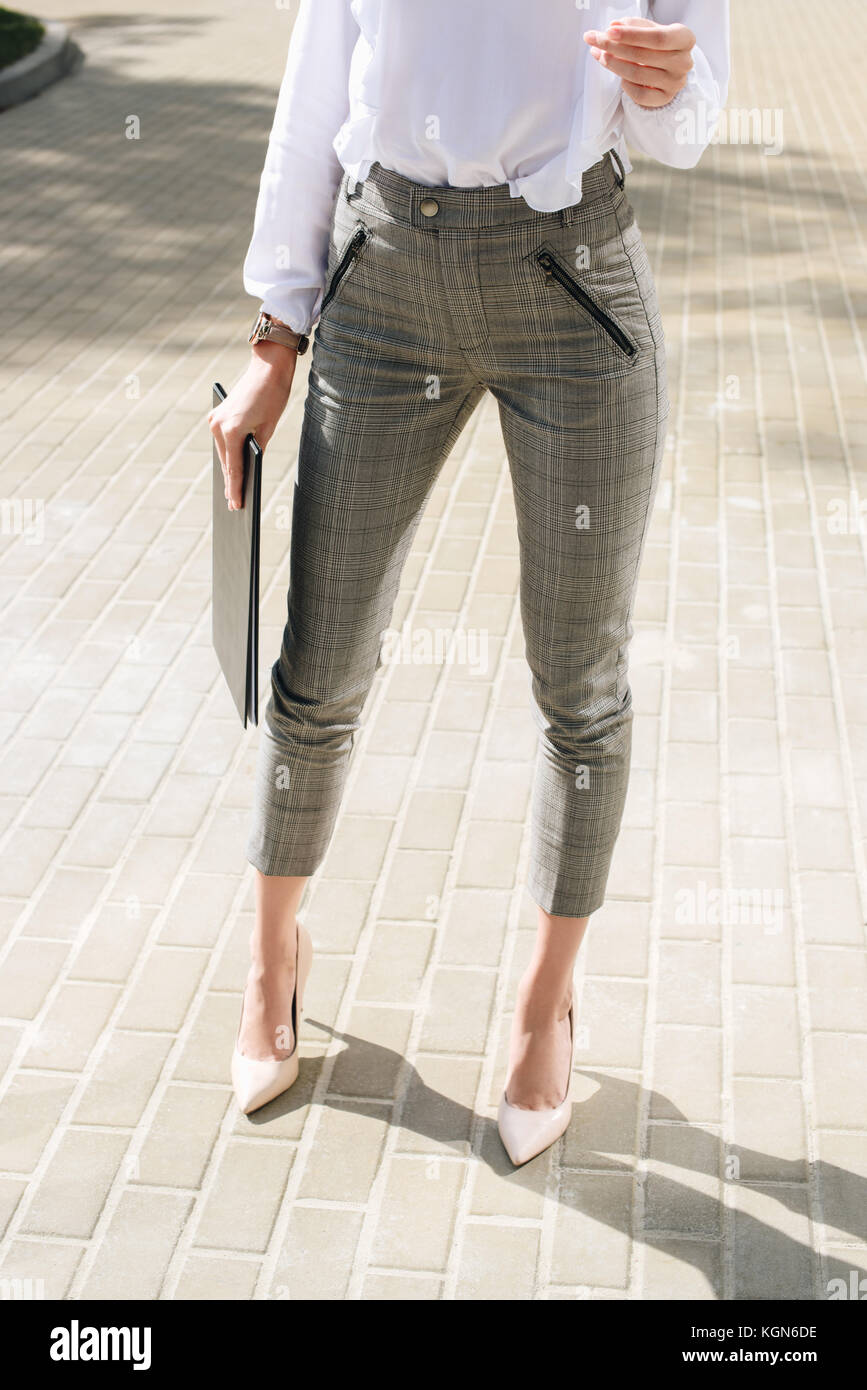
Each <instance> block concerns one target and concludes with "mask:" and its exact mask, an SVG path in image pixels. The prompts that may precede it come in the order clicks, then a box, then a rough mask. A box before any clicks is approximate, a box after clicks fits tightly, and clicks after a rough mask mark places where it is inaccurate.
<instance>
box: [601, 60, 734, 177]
mask: <svg viewBox="0 0 867 1390" xmlns="http://www.w3.org/2000/svg"><path fill="white" fill-rule="evenodd" d="M693 61H694V64H695V66H694V67H693V68H692V70H691V72H690V74H689V77H688V79H687V82H686V86H685V87H682V88H681V90H680V91H679V92H678V93H677V95H676V96H674V97H672V99H671V101H669V102H666V104H665V106H640V105H639V103H638V102H637V101H635V100H633V98H632V97H631V96H630V95H629V93H628V92H626V91H621V104H622V109H623V133H624V135H625V137H626V139H627V141H628V142H629V144H630V145H632V147H633V148H634V149H637V150H640V151H641V153H642V154H646V155H649V156H650V157H651V159H656V160H658V161H659V162H660V163H661V164H669V165H671V166H672V167H673V168H676V169H691V168H693V167H694V165H696V164H697V163H698V161H699V160H700V159H701V156H702V155H703V154H704V151H705V150H706V149H707V147H708V145H709V144H710V142H711V140H712V138H713V134H714V131H715V130H716V127H717V124H718V122H719V118H720V114H721V109H722V106H721V93H720V87H719V83H718V82H717V81H716V80H715V78H714V76H713V73H712V71H711V68H710V64H709V63H708V61H707V59H706V58H705V56H704V54H703V53H702V52H701V50H700V49H699V48H695V49H693Z"/></svg>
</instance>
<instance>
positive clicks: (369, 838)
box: [322, 816, 394, 880]
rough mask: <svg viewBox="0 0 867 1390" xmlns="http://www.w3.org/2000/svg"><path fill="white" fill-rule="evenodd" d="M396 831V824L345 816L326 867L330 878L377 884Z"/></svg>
mask: <svg viewBox="0 0 867 1390" xmlns="http://www.w3.org/2000/svg"><path fill="white" fill-rule="evenodd" d="M393 829H394V823H393V822H392V821H391V820H387V819H384V818H383V819H374V818H373V817H372V816H344V817H343V818H342V822H341V825H340V827H339V829H338V830H337V831H336V833H335V836H334V839H333V840H332V842H331V848H330V849H329V851H328V855H327V856H326V859H325V863H324V865H323V870H322V871H323V874H325V875H326V876H327V877H328V878H331V879H335V878H355V879H368V880H375V879H377V878H378V877H379V874H380V871H381V869H382V863H383V859H384V857H385V852H386V849H387V847H388V842H389V840H390V838H391V835H392V832H393Z"/></svg>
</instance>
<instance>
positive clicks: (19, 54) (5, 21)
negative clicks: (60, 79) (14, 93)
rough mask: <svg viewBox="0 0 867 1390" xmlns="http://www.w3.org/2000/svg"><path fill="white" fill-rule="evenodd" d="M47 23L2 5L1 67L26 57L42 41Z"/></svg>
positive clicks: (0, 6)
mask: <svg viewBox="0 0 867 1390" xmlns="http://www.w3.org/2000/svg"><path fill="white" fill-rule="evenodd" d="M44 33H45V25H44V24H41V23H40V21H39V20H38V19H34V18H33V16H32V15H29V14H19V13H18V11H17V10H7V9H6V8H5V7H4V6H3V5H0V69H2V68H8V67H9V65H10V64H11V63H17V62H18V59H19V58H26V57H27V54H28V53H32V52H33V50H34V48H37V47H38V46H39V44H40V43H41V42H42V36H43V35H44Z"/></svg>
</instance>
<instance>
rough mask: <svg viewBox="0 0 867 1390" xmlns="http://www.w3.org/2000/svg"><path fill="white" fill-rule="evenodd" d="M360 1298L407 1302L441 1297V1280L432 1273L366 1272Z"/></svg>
mask: <svg viewBox="0 0 867 1390" xmlns="http://www.w3.org/2000/svg"><path fill="white" fill-rule="evenodd" d="M361 1296H362V1298H363V1299H367V1300H373V1299H376V1300H378V1301H381V1302H385V1301H394V1302H400V1303H407V1302H410V1301H413V1302H415V1301H416V1300H417V1301H419V1302H424V1301H426V1300H435V1299H439V1298H441V1297H442V1280H441V1279H435V1278H434V1277H433V1276H432V1275H415V1276H411V1275H409V1274H388V1273H382V1274H380V1273H378V1272H377V1273H375V1274H368V1275H367V1277H366V1279H365V1281H364V1289H363V1292H362V1295H361Z"/></svg>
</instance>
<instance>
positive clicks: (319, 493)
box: [247, 157, 668, 917]
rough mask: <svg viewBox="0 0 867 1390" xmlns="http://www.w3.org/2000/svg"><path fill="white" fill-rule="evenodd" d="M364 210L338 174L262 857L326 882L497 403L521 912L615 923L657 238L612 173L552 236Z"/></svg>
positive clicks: (387, 199) (492, 218) (596, 182)
mask: <svg viewBox="0 0 867 1390" xmlns="http://www.w3.org/2000/svg"><path fill="white" fill-rule="evenodd" d="M347 189H348V180H347V177H346V176H345V175H344V178H343V181H342V184H341V187H340V190H339V193H338V196H337V200H336V203H335V208H334V215H333V221H332V229H331V241H330V247H329V259H328V278H327V280H326V288H325V295H324V298H323V302H322V311H321V315H320V319H319V323H318V325H317V329H316V333H315V337H314V343H313V350H312V359H311V367H310V377H309V387H308V394H307V398H306V402H305V408H304V419H303V424H302V430H301V440H300V449H299V458H298V474H297V482H296V484H295V496H294V508H293V517H292V534H291V554H290V576H289V594H288V620H287V623H286V628H285V632H284V637H283V643H282V650H281V652H280V656H279V658H278V660H277V662H276V663H275V665H274V667H273V670H272V678H271V694H270V699H269V701H268V706H267V711H266V715H265V721H264V724H263V727H262V731H261V738H260V745H259V760H258V767H257V782H256V794H255V804H254V813H253V822H252V826H251V830H250V838H249V842H248V846H247V858H248V859H249V860H250V862H251V863H253V864H254V865H255V866H256V867H257V868H258V869H260V870H261V871H262V873H265V874H285V875H309V874H312V873H313V872H314V871H315V869H316V868H317V867H318V865H319V864H320V862H321V860H322V858H323V857H324V854H325V851H326V849H327V847H328V843H329V841H330V839H331V835H332V832H333V829H334V823H335V819H336V816H337V812H338V808H339V804H340V799H341V794H342V789H343V784H344V779H345V775H346V771H347V763H348V759H349V755H350V752H351V749H352V745H353V739H354V735H355V732H356V730H357V729H358V728H359V725H360V717H361V713H362V709H363V706H364V704H365V701H366V698H367V695H368V692H369V690H370V687H371V684H372V682H373V678H374V675H375V673H376V670H377V668H378V666H379V665H380V653H381V646H382V635H383V633H384V632H385V630H386V629H388V628H389V627H390V623H391V615H392V608H393V605H394V602H395V598H396V595H397V590H398V586H399V581H400V576H401V571H402V568H403V565H404V561H405V559H406V557H407V553H408V551H409V548H410V545H411V542H412V538H413V535H414V533H415V529H416V526H417V524H418V522H419V520H420V517H421V514H422V511H423V509H424V506H425V503H426V501H427V499H428V497H429V495H430V492H431V490H432V487H433V485H434V483H435V481H436V478H437V475H438V473H439V470H440V467H441V465H442V464H443V462H444V460H445V459H446V457H447V455H448V453H449V451H450V449H451V448H452V446H453V444H454V442H455V440H456V439H457V437H458V435H459V433H460V431H461V429H462V428H463V426H464V425H465V424H466V422H467V420H468V419H469V417H470V415H471V413H472V411H473V410H474V408H475V406H476V405H477V403H478V401H479V399H480V398H481V396H482V394H483V393H484V391H485V390H488V391H490V392H492V393H493V395H494V397H495V399H496V401H497V405H498V408H499V414H500V420H501V424H502V430H503V438H504V441H505V447H506V451H507V454H508V460H509V466H510V470H511V477H512V486H513V490H514V498H515V507H516V512H517V519H518V539H519V548H520V570H521V576H520V584H521V613H522V619H523V627H524V638H525V644H526V654H527V661H528V664H529V668H530V680H529V682H528V684H529V687H530V711H531V714H530V715H528V717H531V716H532V717H533V718H534V719H535V722H536V724H537V725H538V729H539V749H538V758H537V764H536V774H535V781H534V787H533V812H532V829H531V849H530V856H531V858H530V870H529V877H528V882H527V888H528V891H529V892H530V894H531V896H532V897H533V898H534V899H535V901H536V902H537V903H538V904H539V906H541V907H542V908H544V909H545V910H546V911H548V912H551V913H555V914H558V915H561V916H569V917H584V916H587V915H589V914H590V913H591V912H593V911H594V910H595V909H596V908H597V907H599V906H600V904H601V903H602V901H603V897H604V891H605V884H606V881H607V878H608V873H609V867H610V862H611V857H612V853H613V849H614V844H615V840H616V838H617V834H618V832H619V829H620V822H621V819H622V813H623V804H624V799H625V795H626V787H627V779H628V774H629V758H630V746H631V724H632V702H631V693H630V689H629V684H628V680H627V647H628V643H629V640H630V637H631V635H632V622H631V614H632V607H633V600H634V595H635V588H636V581H637V575H638V568H639V562H640V559H641V554H642V550H643V546H644V540H645V537H646V533H647V526H648V520H649V517H650V511H651V507H652V503H653V498H654V494H655V490H656V485H657V482H658V477H659V471H660V465H661V460H662V452H663V447H664V437H665V424H666V419H667V415H668V399H667V392H666V384H665V350H664V343H663V334H662V325H661V321H660V316H659V310H658V306H657V301H656V293H655V289H654V285H653V279H652V275H651V271H650V267H649V264H648V259H647V254H646V252H645V249H644V245H643V242H642V239H641V233H640V231H639V228H638V226H637V224H636V221H635V217H634V214H633V211H632V208H631V206H630V203H629V200H628V197H627V194H626V192H625V189H624V187H623V179H622V176H620V175H618V173H617V171H616V170H615V168H614V165H613V163H612V162H611V160H610V159H609V158H607V157H606V158H605V159H603V160H601V161H600V163H599V164H597V165H595V166H594V167H593V169H591V170H589V171H588V172H587V173H586V174H585V176H584V181H583V194H582V198H581V201H580V202H579V203H577V204H576V205H574V206H573V207H569V208H566V209H564V210H562V211H559V212H551V213H545V212H537V211H534V210H533V209H532V208H530V207H529V206H528V205H527V203H526V202H524V200H523V199H522V198H513V197H512V196H511V195H510V192H509V188H508V185H505V184H504V185H500V186H497V187H490V188H474V189H466V188H452V187H446V188H428V187H422V186H421V185H419V184H416V183H413V182H412V181H410V180H409V179H406V178H404V177H402V176H401V175H399V174H395V173H393V172H390V171H387V170H384V169H382V168H381V167H380V166H379V165H377V164H374V166H373V168H372V169H371V171H370V174H369V175H368V177H367V178H366V179H365V180H364V181H363V183H360V184H359V185H358V186H357V188H356V189H355V191H354V192H353V193H352V194H351V195H350V194H348V191H347ZM432 379H433V380H436V382H437V390H436V391H434V392H432V391H431V389H430V383H431V380H432Z"/></svg>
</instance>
